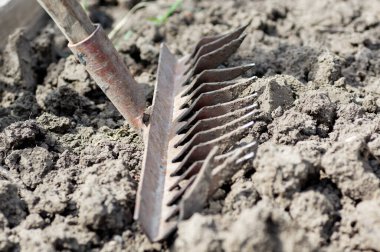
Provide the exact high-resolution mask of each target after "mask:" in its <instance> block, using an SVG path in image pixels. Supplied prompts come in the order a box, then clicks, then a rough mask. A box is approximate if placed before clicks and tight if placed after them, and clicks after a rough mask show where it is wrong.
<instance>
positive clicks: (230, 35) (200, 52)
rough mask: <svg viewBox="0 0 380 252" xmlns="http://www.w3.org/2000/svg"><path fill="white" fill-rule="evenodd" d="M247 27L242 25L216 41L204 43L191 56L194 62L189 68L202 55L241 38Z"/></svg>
mask: <svg viewBox="0 0 380 252" xmlns="http://www.w3.org/2000/svg"><path fill="white" fill-rule="evenodd" d="M246 28H247V25H245V26H242V27H240V28H238V29H236V30H234V31H232V32H230V33H227V34H226V35H224V36H222V37H220V38H219V39H217V40H214V41H211V42H209V43H207V44H204V45H202V46H201V47H200V48H199V50H198V51H197V53H196V54H195V55H194V56H193V57H192V58H191V59H192V64H191V65H190V67H189V68H191V67H193V65H194V64H195V62H197V61H198V59H199V58H200V57H202V56H203V55H206V54H208V53H210V52H213V51H215V50H217V49H219V48H221V47H223V46H224V45H226V44H228V43H230V42H231V41H233V40H235V39H237V38H239V37H240V35H241V34H242V33H243V32H244V30H245V29H246ZM219 64H220V63H219ZM219 64H218V65H219ZM186 72H187V71H186ZM186 72H185V73H186Z"/></svg>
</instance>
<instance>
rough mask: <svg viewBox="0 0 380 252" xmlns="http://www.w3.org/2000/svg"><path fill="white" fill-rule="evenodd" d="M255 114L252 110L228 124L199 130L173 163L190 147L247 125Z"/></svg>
mask: <svg viewBox="0 0 380 252" xmlns="http://www.w3.org/2000/svg"><path fill="white" fill-rule="evenodd" d="M254 115H255V111H251V112H249V113H248V114H246V115H244V116H241V117H239V118H237V119H235V120H233V121H231V122H229V123H227V124H224V125H223V124H222V125H220V126H218V127H215V128H212V129H209V130H206V131H202V132H198V133H197V134H195V135H194V136H193V137H192V138H191V139H190V140H189V141H188V142H187V143H186V145H184V146H183V147H181V148H180V152H179V153H178V154H177V156H176V157H175V158H174V159H173V161H172V162H173V163H176V162H180V161H181V160H182V159H183V158H184V156H185V155H186V154H187V153H188V152H189V151H190V149H191V148H192V147H194V146H196V145H198V144H201V143H204V142H208V141H211V140H213V139H215V138H218V137H219V136H221V135H224V134H226V133H228V132H231V131H233V130H234V129H236V128H238V127H241V126H242V125H245V124H246V123H248V122H250V121H252V120H253V116H254Z"/></svg>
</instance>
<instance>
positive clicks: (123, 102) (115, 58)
mask: <svg viewBox="0 0 380 252" xmlns="http://www.w3.org/2000/svg"><path fill="white" fill-rule="evenodd" d="M37 1H38V3H39V4H40V5H41V6H42V7H43V8H44V9H45V11H46V12H47V13H48V14H49V15H50V16H51V18H52V19H53V20H54V22H55V23H56V24H57V25H58V27H59V28H60V29H61V31H62V32H63V34H64V35H65V36H66V38H67V39H68V40H69V42H70V43H69V48H70V49H71V51H72V52H73V53H74V55H75V57H76V58H77V59H78V61H79V62H80V63H82V65H84V66H85V68H86V70H87V71H88V72H89V74H90V75H91V77H92V78H93V79H94V80H95V82H96V83H97V84H98V86H99V87H100V88H101V89H102V90H103V92H104V93H105V94H106V95H107V97H108V98H109V99H110V100H111V102H112V103H113V105H115V107H116V108H117V109H118V110H119V112H120V113H121V114H122V115H123V116H124V118H125V119H127V120H128V122H129V123H130V124H131V125H132V126H133V127H134V128H135V129H138V130H142V129H143V126H144V125H143V121H142V118H143V113H144V108H145V94H144V90H143V89H142V86H141V85H139V84H138V83H137V82H136V81H135V79H134V78H133V77H132V75H131V73H130V72H129V71H128V69H127V67H126V66H125V64H124V61H123V59H122V58H121V57H120V55H119V53H118V52H117V51H116V49H115V47H114V46H113V44H112V42H111V40H109V38H108V37H107V34H106V33H105V32H104V31H103V29H102V28H101V27H100V25H94V24H92V23H91V20H90V18H89V17H88V16H87V14H86V12H85V10H84V9H83V8H82V6H81V5H80V4H79V3H78V2H77V1H76V0H37Z"/></svg>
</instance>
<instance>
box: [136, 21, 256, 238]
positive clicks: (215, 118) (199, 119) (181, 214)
mask: <svg viewBox="0 0 380 252" xmlns="http://www.w3.org/2000/svg"><path fill="white" fill-rule="evenodd" d="M246 27H247V26H243V27H241V28H239V29H237V30H235V31H233V32H230V33H228V34H225V35H221V36H214V37H208V38H204V39H202V40H201V41H200V42H199V43H198V44H197V45H196V47H195V50H194V52H193V53H192V54H191V55H190V56H188V57H185V58H182V59H180V60H177V59H176V58H175V57H174V55H173V54H171V53H170V52H169V50H168V49H167V47H166V46H165V45H162V46H161V53H160V59H159V67H158V73H157V85H156V89H155V93H154V98H153V106H152V111H151V116H150V123H149V125H148V127H147V138H146V139H147V142H146V146H145V152H144V159H143V169H142V175H141V179H140V184H139V189H138V194H137V201H136V209H135V219H138V220H139V222H140V223H141V226H142V228H143V230H144V232H145V233H146V234H147V235H148V237H149V239H150V240H151V241H159V240H162V239H165V238H166V237H167V236H168V235H169V234H170V233H172V232H173V231H174V230H175V229H176V227H177V224H178V221H179V220H181V219H183V218H188V217H189V216H191V214H192V213H194V212H196V211H199V210H200V209H201V208H202V207H203V206H204V204H205V203H206V201H207V199H208V197H209V196H210V195H212V193H213V192H214V191H215V190H216V189H217V188H218V187H219V186H220V185H221V184H222V183H223V181H225V180H227V179H228V178H230V177H231V176H232V175H233V174H234V173H235V172H236V171H237V170H238V169H240V168H241V164H243V163H244V162H245V161H247V160H250V159H251V158H252V157H253V156H254V154H255V151H256V148H257V145H256V143H255V142H253V143H246V144H238V143H239V141H240V140H241V139H242V138H243V137H245V136H246V135H247V134H248V133H249V130H250V129H251V128H252V126H253V124H254V119H255V116H256V114H257V111H256V110H255V109H256V107H257V104H256V103H255V101H256V94H247V95H243V91H244V90H245V89H247V87H249V85H251V84H252V83H253V82H254V81H255V80H256V78H255V77H252V78H248V79H244V78H241V75H242V74H243V73H245V72H246V71H247V70H249V69H251V68H252V67H254V64H249V65H244V66H238V67H231V68H223V69H215V68H216V67H217V66H219V65H220V64H221V63H223V62H224V61H225V60H227V59H228V58H229V57H230V56H231V55H232V54H233V53H234V52H235V51H236V50H237V49H238V47H239V46H240V44H241V43H242V41H243V39H244V37H245V35H243V31H244V30H245V28H246ZM216 146H217V147H216Z"/></svg>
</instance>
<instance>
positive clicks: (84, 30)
mask: <svg viewBox="0 0 380 252" xmlns="http://www.w3.org/2000/svg"><path fill="white" fill-rule="evenodd" d="M37 1H38V3H39V4H40V5H41V6H42V7H43V8H44V9H45V11H46V12H47V13H48V14H49V15H50V16H51V18H52V19H53V20H54V22H55V23H56V24H57V25H58V27H59V29H60V30H61V31H62V33H63V34H64V35H65V36H66V38H67V39H68V40H69V41H70V43H71V44H75V43H78V42H80V41H82V40H84V39H86V38H87V37H89V36H90V35H91V34H92V33H93V32H94V31H95V26H94V25H93V24H92V22H91V20H90V18H89V17H88V15H87V14H86V11H85V10H84V9H83V7H82V6H81V5H80V4H79V3H78V1H77V0H37Z"/></svg>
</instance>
